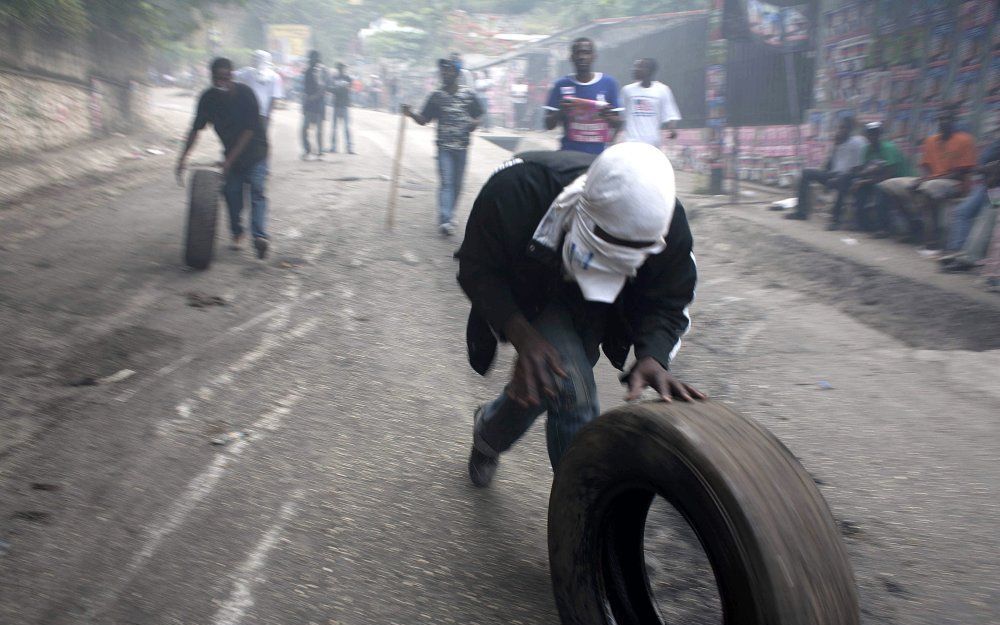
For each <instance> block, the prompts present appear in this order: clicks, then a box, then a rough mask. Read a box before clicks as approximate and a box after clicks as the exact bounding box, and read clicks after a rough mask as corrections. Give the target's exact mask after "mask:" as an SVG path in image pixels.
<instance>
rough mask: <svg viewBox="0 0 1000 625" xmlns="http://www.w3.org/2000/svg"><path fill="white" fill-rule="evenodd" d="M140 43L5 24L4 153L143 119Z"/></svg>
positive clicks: (0, 89) (0, 62)
mask: <svg viewBox="0 0 1000 625" xmlns="http://www.w3.org/2000/svg"><path fill="white" fill-rule="evenodd" d="M145 67H146V62H145V57H144V55H143V52H142V50H141V48H140V47H139V46H137V45H135V44H134V43H130V42H128V41H125V40H122V39H120V38H116V37H113V36H110V35H108V34H97V35H94V36H92V37H89V38H86V39H74V38H70V37H67V36H65V35H61V34H57V33H53V32H45V31H43V30H35V29H27V28H24V27H18V26H13V25H0V159H12V158H19V157H22V156H27V155H30V154H31V153H32V152H35V151H39V150H50V149H54V148H59V147H63V146H67V145H71V144H73V143H76V142H80V141H83V140H86V139H89V138H93V137H101V136H106V135H108V134H111V133H114V132H129V131H131V130H134V129H136V128H137V127H140V126H142V125H143V123H144V121H145V116H146V111H147V109H146V102H147V101H148V97H147V88H146V86H145V84H144V83H143V82H142V81H143V80H144V70H145Z"/></svg>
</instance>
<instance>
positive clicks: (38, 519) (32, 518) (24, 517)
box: [10, 510, 52, 525]
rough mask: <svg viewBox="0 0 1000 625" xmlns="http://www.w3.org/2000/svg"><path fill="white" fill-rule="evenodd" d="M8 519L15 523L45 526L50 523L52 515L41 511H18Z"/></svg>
mask: <svg viewBox="0 0 1000 625" xmlns="http://www.w3.org/2000/svg"><path fill="white" fill-rule="evenodd" d="M10 518H12V519H14V520H15V521H28V522H31V523H43V524H46V525H47V524H49V523H51V522H52V513H51V512H42V511H41V510H18V511H16V512H15V513H14V514H12V515H10Z"/></svg>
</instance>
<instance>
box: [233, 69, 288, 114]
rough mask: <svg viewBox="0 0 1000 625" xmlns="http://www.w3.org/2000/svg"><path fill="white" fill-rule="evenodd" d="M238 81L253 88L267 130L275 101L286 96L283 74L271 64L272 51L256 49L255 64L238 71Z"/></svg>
mask: <svg viewBox="0 0 1000 625" xmlns="http://www.w3.org/2000/svg"><path fill="white" fill-rule="evenodd" d="M236 82H241V83H243V84H244V85H246V86H248V87H250V88H251V89H253V93H254V95H255V96H256V97H257V104H258V105H259V106H260V117H261V121H262V123H263V124H264V130H265V131H266V130H267V128H268V126H269V125H270V122H271V113H272V112H273V111H274V101H275V100H281V99H283V98H284V97H285V90H284V86H283V85H282V82H281V76H279V75H278V72H276V71H274V68H273V67H272V65H271V53H270V52H267V51H266V50H254V53H253V65H251V66H250V67H244V68H243V69H241V70H240V71H239V72H237V73H236Z"/></svg>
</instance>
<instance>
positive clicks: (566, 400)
mask: <svg viewBox="0 0 1000 625" xmlns="http://www.w3.org/2000/svg"><path fill="white" fill-rule="evenodd" d="M532 325H533V326H534V327H535V329H536V330H538V331H539V332H540V333H541V335H542V336H543V337H545V339H546V340H547V341H548V342H549V343H551V344H552V346H553V347H555V349H556V350H557V351H558V352H559V356H560V357H561V358H562V364H563V368H564V369H565V371H566V373H567V374H568V376H569V377H567V378H565V379H558V378H557V383H558V393H557V396H556V397H555V398H548V397H543V398H542V399H543V404H542V405H541V406H535V407H528V408H523V407H521V406H519V405H518V404H517V403H516V402H515V401H514V400H512V399H511V398H510V397H508V396H507V393H506V391H505V392H504V393H502V394H501V395H500V397H498V398H497V399H496V400H494V401H493V403H491V404H488V405H487V406H486V408H485V410H483V414H482V417H481V418H480V421H479V423H477V424H476V430H475V433H474V437H473V440H474V443H475V446H476V449H478V450H479V451H481V452H482V453H484V454H486V455H488V456H492V457H496V456H498V455H500V454H501V453H503V452H505V451H507V450H508V449H510V447H511V446H512V445H513V444H514V443H515V442H517V440H518V439H519V438H521V436H523V435H524V433H525V432H527V431H528V429H529V428H530V427H531V424H532V423H534V422H535V419H537V418H538V417H539V416H540V415H541V414H542V413H543V412H548V418H547V419H546V421H545V439H546V441H547V445H548V451H549V461H550V462H551V463H552V468H553V469H555V468H556V467H557V466H559V460H560V459H561V458H562V456H563V453H565V451H566V448H567V447H569V444H570V442H571V441H572V440H573V436H574V435H576V433H577V432H578V431H579V430H580V428H582V427H583V426H584V425H586V424H587V423H588V422H589V421H590V420H592V419H593V418H594V417H596V416H597V415H598V414H600V405H599V404H598V398H597V384H596V382H595V381H594V365H595V364H597V359H598V357H599V356H600V352H599V347H600V337H598V336H596V333H594V332H587V331H586V330H584V331H583V332H582V333H581V332H580V331H579V330H578V329H577V328H576V327H575V325H574V323H573V319H572V317H571V316H570V313H569V311H568V310H567V309H566V307H565V306H564V305H563V304H560V303H558V302H554V303H553V304H550V305H549V307H548V308H546V309H545V311H543V312H542V314H541V315H540V316H539V317H538V318H537V319H535V320H534V321H533V322H532Z"/></svg>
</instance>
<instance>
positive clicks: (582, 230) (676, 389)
mask: <svg viewBox="0 0 1000 625" xmlns="http://www.w3.org/2000/svg"><path fill="white" fill-rule="evenodd" d="M456 257H457V258H458V260H459V274H458V281H459V283H460V284H461V286H462V289H463V290H464V291H465V293H466V294H467V295H468V297H469V299H470V300H471V302H472V312H471V314H470V315H469V323H468V328H467V332H466V338H467V342H468V350H469V361H470V364H471V365H472V367H473V369H475V370H476V371H477V372H478V373H480V374H481V375H485V373H486V372H487V371H488V370H489V368H490V366H491V365H492V363H493V360H494V357H495V355H496V349H497V339H500V340H503V341H509V342H510V343H511V344H512V345H513V346H514V349H515V350H517V361H516V364H515V366H514V372H513V376H512V378H511V381H510V383H509V384H508V385H507V388H506V389H505V391H504V393H502V394H501V395H500V397H498V398H497V399H496V400H494V401H493V402H491V403H489V404H486V405H483V406H480V407H479V409H477V410H476V413H475V417H474V430H473V447H472V453H471V455H470V458H469V476H470V478H471V479H472V482H473V483H474V484H475V485H477V486H487V485H488V484H489V483H490V481H491V480H492V478H493V475H494V473H495V472H496V468H497V465H498V462H499V457H500V454H501V453H503V452H504V451H506V450H507V449H508V448H510V446H511V445H513V444H514V443H515V442H516V441H517V440H518V439H519V438H520V437H521V436H522V435H523V434H524V433H525V432H526V431H527V430H528V428H529V427H531V424H532V423H533V422H534V420H535V419H536V418H538V417H539V416H540V415H541V414H542V413H543V412H547V413H548V418H547V421H546V438H547V442H548V452H549V460H550V461H551V463H552V466H553V468H555V467H556V466H557V465H558V463H559V460H560V459H561V457H562V455H563V453H564V452H565V450H566V448H567V447H568V446H569V443H570V441H571V440H572V438H573V436H574V435H575V434H576V432H577V431H578V430H579V429H580V428H581V427H583V425H585V424H586V423H587V422H588V421H590V420H591V419H593V418H594V417H596V416H597V415H598V414H599V413H600V408H599V406H598V401H597V386H596V383H595V380H594V372H593V368H594V366H595V365H596V364H597V360H598V358H599V351H600V350H601V349H603V351H604V353H605V355H607V357H608V359H609V360H610V361H611V363H612V364H613V365H614V366H615V367H617V368H618V369H621V370H624V368H625V361H626V358H627V356H628V353H629V350H630V349H632V348H634V349H635V357H636V362H635V363H634V364H633V366H632V367H631V369H630V370H629V372H628V373H627V374H626V375H625V376H623V378H622V381H623V382H624V383H625V384H627V385H628V394H627V397H626V399H629V400H632V399H637V398H638V397H639V396H640V394H641V393H642V391H643V389H644V388H646V387H651V388H652V389H653V390H655V391H656V392H657V393H658V394H659V395H660V397H661V398H662V399H663V400H664V401H671V400H673V399H679V400H682V401H691V400H694V399H703V398H704V395H703V394H702V393H700V392H699V391H697V390H696V389H694V388H693V387H691V386H689V385H687V384H684V383H683V382H681V381H679V380H678V379H676V378H674V377H673V375H671V374H670V373H669V372H668V370H667V367H668V366H669V364H670V361H671V360H672V359H673V357H674V356H675V355H676V353H677V350H678V349H679V348H680V344H681V336H682V335H683V334H684V333H685V332H686V331H687V329H688V326H689V325H690V318H689V317H688V312H687V308H688V305H689V304H690V302H691V301H692V299H693V298H694V288H695V282H696V279H697V270H696V268H695V262H694V256H693V254H692V238H691V232H690V230H689V229H688V224H687V219H686V217H685V214H684V208H683V207H682V206H681V204H680V202H678V201H677V199H676V196H675V186H674V173H673V169H672V167H671V165H670V161H669V160H667V157H666V156H664V154H663V153H662V152H661V151H660V150H658V149H657V148H655V147H653V146H651V145H648V144H644V143H621V144H618V145H614V146H612V147H610V148H608V149H607V150H605V151H604V152H603V153H602V154H601V155H600V156H597V157H596V158H595V156H594V155H591V154H586V153H583V152H569V151H561V152H527V153H524V154H520V155H518V156H517V157H516V158H514V159H513V160H511V161H509V162H507V163H505V164H504V166H502V167H501V168H500V169H499V170H498V171H497V172H495V173H494V174H493V176H491V177H490V179H489V180H488V181H487V182H486V184H485V185H484V186H483V188H482V190H481V191H480V193H479V196H478V197H477V198H476V201H475V203H474V204H473V207H472V213H471V214H470V216H469V221H468V224H467V228H466V233H465V239H464V241H463V243H462V247H461V248H460V249H459V251H458V253H457V254H456Z"/></svg>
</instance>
